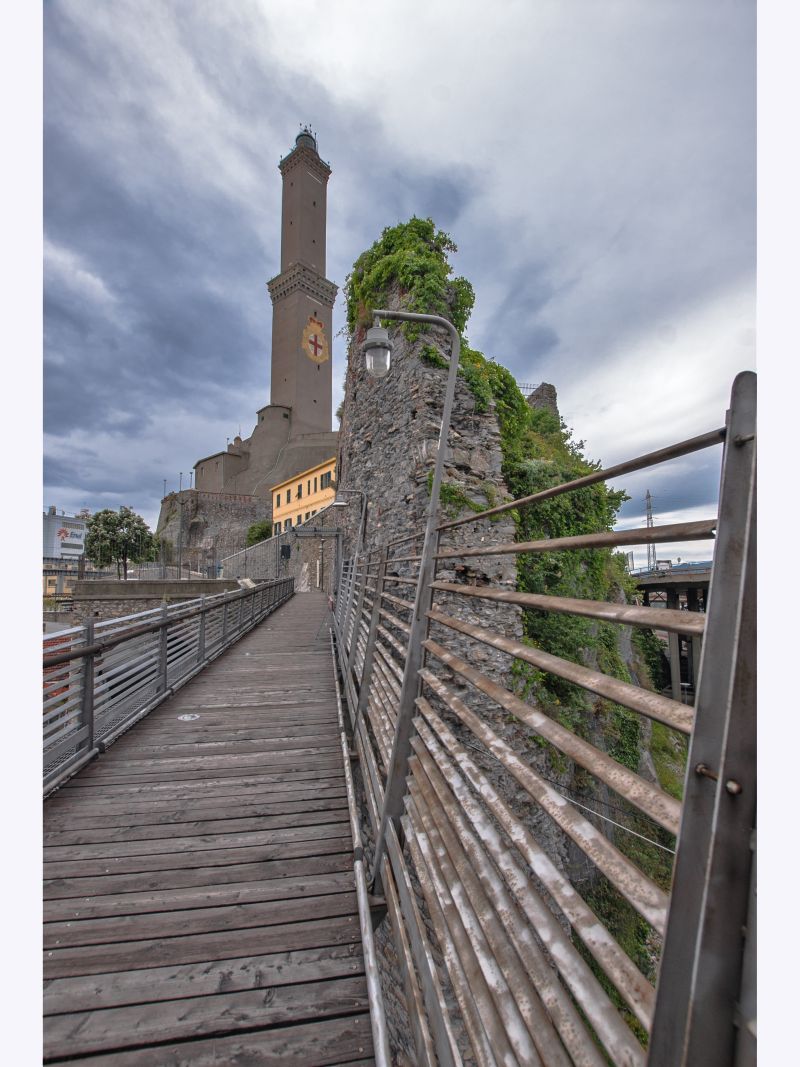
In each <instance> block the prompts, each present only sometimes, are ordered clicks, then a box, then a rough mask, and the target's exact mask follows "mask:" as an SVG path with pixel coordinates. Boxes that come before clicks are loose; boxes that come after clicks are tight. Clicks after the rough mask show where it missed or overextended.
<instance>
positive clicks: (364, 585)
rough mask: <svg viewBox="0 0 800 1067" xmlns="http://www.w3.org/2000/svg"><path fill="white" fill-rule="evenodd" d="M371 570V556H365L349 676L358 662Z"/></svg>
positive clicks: (349, 658) (348, 669)
mask: <svg viewBox="0 0 800 1067" xmlns="http://www.w3.org/2000/svg"><path fill="white" fill-rule="evenodd" d="M368 570H369V555H366V556H364V577H363V580H362V582H361V589H360V590H359V593H358V603H357V604H356V610H355V615H354V617H353V647H352V648H351V649H350V654H349V656H348V657H347V674H348V676H350V675H351V674H352V671H353V667H354V666H355V662H356V650H357V648H358V635H359V632H360V630H361V616H362V612H363V611H364V597H365V596H366V593H367V572H368Z"/></svg>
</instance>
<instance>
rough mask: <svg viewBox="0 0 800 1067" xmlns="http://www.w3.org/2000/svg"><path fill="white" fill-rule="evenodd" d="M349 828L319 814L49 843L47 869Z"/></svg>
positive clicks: (312, 837)
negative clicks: (256, 824)
mask: <svg viewBox="0 0 800 1067" xmlns="http://www.w3.org/2000/svg"><path fill="white" fill-rule="evenodd" d="M228 823H229V820H225V821H224V825H226V826H227V825H228ZM349 829H350V821H349V818H344V819H342V818H339V819H337V820H336V821H333V822H331V821H328V820H327V819H325V820H320V819H319V818H317V819H315V820H314V821H313V822H311V823H310V824H308V825H305V826H294V825H292V826H283V827H273V828H269V829H264V830H249V831H248V830H239V829H237V828H236V827H230V826H229V827H228V830H227V832H223V831H217V832H216V833H213V834H199V835H195V836H189V837H165V836H164V834H163V833H162V834H161V835H160V836H159V837H155V838H148V839H145V840H142V841H135V840H131V839H129V838H123V839H122V840H120V841H107V842H101V843H100V844H92V845H45V848H44V861H45V870H48V867H47V865H48V864H49V863H60V862H65V861H66V862H76V863H77V862H80V863H87V864H88V863H90V861H92V860H103V861H105V860H114V861H116V860H120V859H123V858H125V857H127V856H148V857H155V856H161V855H164V854H167V855H169V854H172V855H173V857H176V856H177V855H178V854H179V853H183V852H200V851H207V850H209V849H220V848H223V849H225V848H246V847H248V846H249V845H276V844H279V843H282V842H286V843H289V842H295V841H316V840H325V839H327V838H332V837H335V838H343V837H346V834H347V833H348V831H349ZM181 865H183V864H181ZM95 866H96V865H95ZM173 866H174V865H173Z"/></svg>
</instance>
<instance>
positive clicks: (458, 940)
mask: <svg viewBox="0 0 800 1067" xmlns="http://www.w3.org/2000/svg"><path fill="white" fill-rule="evenodd" d="M408 803H409V802H408V796H406V804H407V805H408ZM401 823H402V826H403V830H404V832H405V836H406V841H407V842H408V847H409V849H410V851H411V858H412V860H413V863H414V870H415V872H416V875H417V879H418V880H419V884H420V886H421V887H422V895H423V897H424V898H425V902H426V904H427V906H428V913H429V915H430V918H431V922H432V923H433V929H434V932H435V934H436V940H437V941H438V943H439V951H440V952H441V954H442V957H443V958H444V962H445V966H446V968H447V972H448V974H449V976H450V984H451V986H452V989H453V992H454V994H455V997H456V1000H457V1001H458V1006H459V1008H460V1009H461V1018H462V1020H463V1023H464V1027H465V1028H466V1031H467V1034H468V1036H469V1040H470V1044H471V1046H472V1053H473V1055H474V1057H475V1060H476V1061H477V1063H478V1065H479V1067H497V1063H498V1061H497V1059H496V1058H495V1055H494V1051H495V1050H496V1051H498V1053H500V1054H501V1058H500V1063H512V1064H514V1063H516V1062H517V1060H516V1057H514V1056H512V1054H511V1050H510V1049H508V1043H507V1042H504V1044H505V1047H506V1050H507V1051H506V1053H505V1055H502V1053H501V1048H500V1047H498V1044H497V1043H496V1042H495V1041H494V1040H493V1039H492V1037H490V1036H489V1033H488V1032H487V1030H489V1031H494V1030H495V1028H498V1027H499V1028H500V1032H502V1028H501V1027H500V1024H499V1020H496V1022H495V1020H489V1021H485V1020H484V1019H483V1017H482V1015H481V1013H480V1012H479V1010H478V1007H477V1004H476V1001H475V996H476V992H480V993H482V994H483V998H485V999H487V1000H489V1003H491V998H489V997H488V991H487V990H486V986H485V983H484V982H483V980H482V978H481V976H480V972H479V971H478V972H477V973H476V974H474V979H473V975H472V974H470V977H469V978H468V977H467V975H466V973H465V971H464V964H463V962H462V958H461V953H460V952H459V951H457V948H456V946H457V945H460V947H461V949H462V951H465V952H466V951H468V950H469V941H468V939H467V938H466V936H465V934H464V932H463V927H461V925H460V922H459V923H458V930H457V934H458V935H460V936H457V937H453V935H452V925H451V924H453V925H454V918H453V916H452V911H453V910H454V909H453V905H452V898H451V897H450V894H449V893H448V894H447V898H448V899H447V904H448V905H449V911H450V912H451V914H450V916H449V921H448V919H446V918H445V912H444V906H443V903H442V900H441V897H440V895H439V892H438V890H439V889H440V888H443V889H444V891H445V892H446V887H442V886H441V883H440V884H439V885H438V886H437V885H436V884H435V877H436V874H435V872H434V871H433V870H432V865H431V861H432V857H431V855H430V850H429V848H425V846H426V845H427V840H426V838H425V835H424V834H418V833H417V830H416V826H415V825H414V823H413V822H412V820H411V818H410V816H409V815H406V816H404V817H403V818H402V820H401ZM421 846H422V847H421ZM423 848H425V852H427V853H428V854H427V855H424V854H423ZM470 962H472V961H470ZM471 979H472V980H471ZM495 1018H496V1017H495ZM493 1023H494V1025H492V1024H493Z"/></svg>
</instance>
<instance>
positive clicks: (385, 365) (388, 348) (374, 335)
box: [364, 312, 392, 378]
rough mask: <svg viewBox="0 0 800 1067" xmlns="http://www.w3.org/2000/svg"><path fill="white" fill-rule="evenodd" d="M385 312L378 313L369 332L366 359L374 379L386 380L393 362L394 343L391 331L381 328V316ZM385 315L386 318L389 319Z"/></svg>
mask: <svg viewBox="0 0 800 1067" xmlns="http://www.w3.org/2000/svg"><path fill="white" fill-rule="evenodd" d="M381 315H384V313H383V312H380V313H379V312H376V313H375V318H374V319H373V322H372V329H371V330H367V338H366V340H365V341H364V358H365V361H366V364H367V371H368V373H369V374H371V375H372V377H373V378H385V377H386V375H387V374H388V373H389V366H390V364H391V360H392V342H391V341H390V340H389V331H388V330H385V329H384V328H383V327H382V326H381V322H380V316H381ZM388 317H389V316H388V315H384V318H388Z"/></svg>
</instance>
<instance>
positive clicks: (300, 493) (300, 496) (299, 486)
mask: <svg viewBox="0 0 800 1067" xmlns="http://www.w3.org/2000/svg"><path fill="white" fill-rule="evenodd" d="M297 499H298V500H302V499H303V483H302V482H298V483H297Z"/></svg>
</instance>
